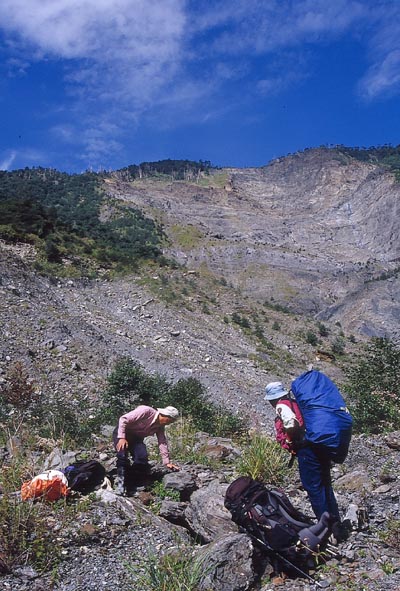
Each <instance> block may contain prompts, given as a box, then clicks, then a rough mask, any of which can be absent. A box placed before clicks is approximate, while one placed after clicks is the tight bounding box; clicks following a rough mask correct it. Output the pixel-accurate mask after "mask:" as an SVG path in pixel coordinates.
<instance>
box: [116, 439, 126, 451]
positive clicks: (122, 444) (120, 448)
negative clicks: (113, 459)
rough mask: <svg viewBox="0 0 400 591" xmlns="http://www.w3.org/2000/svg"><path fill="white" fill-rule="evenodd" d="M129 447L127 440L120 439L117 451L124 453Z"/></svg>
mask: <svg viewBox="0 0 400 591" xmlns="http://www.w3.org/2000/svg"><path fill="white" fill-rule="evenodd" d="M127 447H128V442H127V440H126V439H124V438H122V439H119V441H118V443H117V445H116V449H117V451H124V450H125V449H126V448H127Z"/></svg>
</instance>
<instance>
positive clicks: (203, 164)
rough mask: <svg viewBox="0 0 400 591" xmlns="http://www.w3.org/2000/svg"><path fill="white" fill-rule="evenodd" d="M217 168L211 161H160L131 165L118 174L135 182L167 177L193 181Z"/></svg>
mask: <svg viewBox="0 0 400 591" xmlns="http://www.w3.org/2000/svg"><path fill="white" fill-rule="evenodd" d="M213 168H216V167H215V166H213V165H212V164H211V162H210V161H209V160H199V161H198V162H194V161H193V160H171V159H167V160H159V161H158V162H142V163H141V164H131V165H130V166H127V167H126V168H121V169H120V170H118V171H117V172H119V173H122V174H123V175H125V176H126V178H128V179H130V180H135V179H137V178H148V177H160V176H164V177H165V176H166V177H170V178H172V179H173V180H189V181H190V180H193V179H196V178H197V177H198V175H199V174H200V173H205V174H208V173H209V172H210V170H211V169H213Z"/></svg>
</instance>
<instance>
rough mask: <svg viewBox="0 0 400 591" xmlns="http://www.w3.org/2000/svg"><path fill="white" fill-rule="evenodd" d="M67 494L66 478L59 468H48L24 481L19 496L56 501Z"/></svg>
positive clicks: (25, 498)
mask: <svg viewBox="0 0 400 591" xmlns="http://www.w3.org/2000/svg"><path fill="white" fill-rule="evenodd" d="M67 494H68V480H67V478H66V476H64V474H63V473H62V472H60V471H59V470H48V471H47V472H44V473H43V474H38V476H35V477H34V478H32V480H28V481H27V482H24V483H23V485H22V487H21V498H22V500H23V501H26V500H28V499H37V498H41V499H44V500H46V501H57V500H58V499H61V497H66V496H67Z"/></svg>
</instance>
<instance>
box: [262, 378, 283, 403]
mask: <svg viewBox="0 0 400 591" xmlns="http://www.w3.org/2000/svg"><path fill="white" fill-rule="evenodd" d="M287 394H288V391H287V390H285V388H284V387H283V384H282V382H270V383H269V384H267V385H266V387H265V398H264V400H276V399H277V398H282V396H286V395H287Z"/></svg>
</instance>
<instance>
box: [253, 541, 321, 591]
mask: <svg viewBox="0 0 400 591" xmlns="http://www.w3.org/2000/svg"><path fill="white" fill-rule="evenodd" d="M252 537H253V538H254V539H255V540H257V542H259V543H260V544H262V545H263V546H265V548H267V550H269V551H270V552H272V554H275V556H278V557H279V558H280V559H281V560H282V561H283V562H285V563H286V564H288V565H289V566H291V567H292V568H294V570H296V571H297V572H298V573H300V574H301V575H302V576H303V577H305V578H306V579H308V580H309V581H312V582H313V583H314V585H316V586H317V587H319V588H320V589H323V588H324V587H323V586H322V585H320V583H318V581H316V580H315V579H314V577H312V576H311V575H309V574H307V573H306V572H304V571H303V570H301V568H300V567H298V566H296V565H295V564H293V562H291V561H290V560H288V559H287V558H285V557H284V556H282V554H280V553H279V552H278V551H277V550H274V549H273V548H271V547H270V546H268V544H266V543H265V542H263V541H262V540H260V539H259V538H257V537H256V536H254V535H252Z"/></svg>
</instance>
